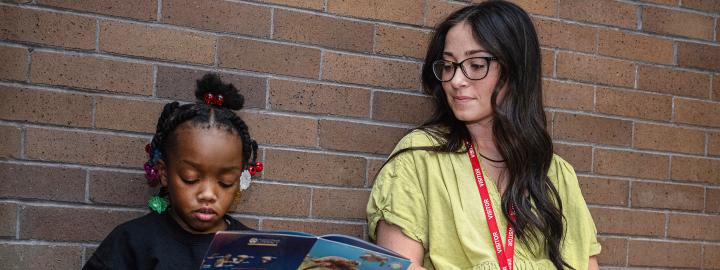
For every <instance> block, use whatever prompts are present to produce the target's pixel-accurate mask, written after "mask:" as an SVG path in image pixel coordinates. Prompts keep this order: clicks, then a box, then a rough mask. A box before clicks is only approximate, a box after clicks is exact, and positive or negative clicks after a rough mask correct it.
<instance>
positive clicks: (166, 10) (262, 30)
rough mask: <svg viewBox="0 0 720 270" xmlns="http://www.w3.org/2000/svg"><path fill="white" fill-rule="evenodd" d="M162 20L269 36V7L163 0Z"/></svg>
mask: <svg viewBox="0 0 720 270" xmlns="http://www.w3.org/2000/svg"><path fill="white" fill-rule="evenodd" d="M162 5H163V6H162V20H161V21H162V22H163V23H168V24H175V25H182V26H189V27H194V28H200V29H206V30H211V31H217V32H224V33H237V34H243V35H249V36H256V37H269V36H270V20H271V19H270V16H271V14H270V8H267V7H261V6H256V5H249V4H243V3H235V2H228V1H219V0H212V1H207V0H164V1H162Z"/></svg>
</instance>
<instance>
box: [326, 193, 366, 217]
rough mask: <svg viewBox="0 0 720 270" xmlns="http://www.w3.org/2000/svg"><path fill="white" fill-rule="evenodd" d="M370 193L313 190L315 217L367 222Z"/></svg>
mask: <svg viewBox="0 0 720 270" xmlns="http://www.w3.org/2000/svg"><path fill="white" fill-rule="evenodd" d="M369 196H370V192H369V191H365V190H345V189H324V188H317V189H314V190H313V212H312V216H313V217H320V218H339V219H362V220H365V206H367V201H368V197H369Z"/></svg>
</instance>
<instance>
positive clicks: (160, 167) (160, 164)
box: [155, 159, 168, 187]
mask: <svg viewBox="0 0 720 270" xmlns="http://www.w3.org/2000/svg"><path fill="white" fill-rule="evenodd" d="M155 169H156V170H157V171H158V175H159V176H160V184H161V185H162V186H163V187H167V186H168V183H167V182H168V181H167V166H166V165H165V161H164V160H162V159H161V160H158V161H156V162H155Z"/></svg>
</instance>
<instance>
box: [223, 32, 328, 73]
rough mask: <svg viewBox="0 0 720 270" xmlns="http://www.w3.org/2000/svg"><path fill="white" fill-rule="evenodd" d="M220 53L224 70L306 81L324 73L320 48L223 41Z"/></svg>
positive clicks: (224, 39) (241, 40)
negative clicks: (243, 70) (264, 73)
mask: <svg viewBox="0 0 720 270" xmlns="http://www.w3.org/2000/svg"><path fill="white" fill-rule="evenodd" d="M218 54H219V55H220V66H221V67H227V68H235V69H245V70H252V71H258V72H268V73H275V74H282V75H290V76H298V77H306V78H317V77H318V75H319V74H320V50H318V49H311V48H305V47H298V46H291V45H283V44H275V43H268V42H260V41H254V40H246V39H236V38H221V39H220V44H219V45H218Z"/></svg>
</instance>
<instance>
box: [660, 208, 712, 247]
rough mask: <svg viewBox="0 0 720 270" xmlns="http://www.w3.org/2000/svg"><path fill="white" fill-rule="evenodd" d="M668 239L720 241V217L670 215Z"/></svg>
mask: <svg viewBox="0 0 720 270" xmlns="http://www.w3.org/2000/svg"><path fill="white" fill-rule="evenodd" d="M669 218H670V219H669V221H668V237H671V238H679V239H691V240H705V241H717V240H720V216H706V215H688V214H674V213H673V214H670V215H669Z"/></svg>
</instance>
